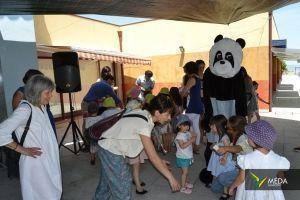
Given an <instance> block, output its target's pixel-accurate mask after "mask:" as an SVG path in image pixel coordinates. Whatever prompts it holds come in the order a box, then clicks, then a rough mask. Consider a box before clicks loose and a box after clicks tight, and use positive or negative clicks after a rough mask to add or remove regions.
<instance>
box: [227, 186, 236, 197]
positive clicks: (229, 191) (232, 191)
mask: <svg viewBox="0 0 300 200" xmlns="http://www.w3.org/2000/svg"><path fill="white" fill-rule="evenodd" d="M234 189H235V187H233V186H232V185H231V186H230V187H229V188H228V194H229V195H230V196H232V195H233V193H234Z"/></svg>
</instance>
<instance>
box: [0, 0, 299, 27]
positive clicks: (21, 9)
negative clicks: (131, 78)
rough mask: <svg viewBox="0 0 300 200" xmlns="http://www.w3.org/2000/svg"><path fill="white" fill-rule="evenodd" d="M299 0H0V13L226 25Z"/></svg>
mask: <svg viewBox="0 0 300 200" xmlns="http://www.w3.org/2000/svg"><path fill="white" fill-rule="evenodd" d="M299 1H300V0H184V1H183V0H130V1H129V0H128V1H124V0H26V1H24V0H1V1H0V14H1V15H6V14H102V15H115V16H129V17H145V18H153V19H170V20H180V21H195V22H209V23H219V24H229V23H232V22H235V21H238V20H241V19H244V18H246V17H249V16H252V15H255V14H259V13H263V12H269V11H272V10H275V9H277V8H280V7H283V6H286V5H289V4H292V3H296V2H299Z"/></svg>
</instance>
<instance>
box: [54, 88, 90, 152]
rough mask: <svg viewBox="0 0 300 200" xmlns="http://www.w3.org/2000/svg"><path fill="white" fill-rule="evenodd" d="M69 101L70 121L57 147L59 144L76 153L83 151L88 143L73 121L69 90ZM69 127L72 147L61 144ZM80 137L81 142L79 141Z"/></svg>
mask: <svg viewBox="0 0 300 200" xmlns="http://www.w3.org/2000/svg"><path fill="white" fill-rule="evenodd" d="M69 101H70V111H71V121H70V123H69V125H68V128H67V129H66V131H65V133H64V135H63V137H62V139H61V141H60V144H59V148H60V147H61V146H63V147H65V148H66V149H68V150H69V151H71V152H72V153H74V154H78V153H79V151H83V150H84V148H86V147H87V146H88V145H87V142H86V140H85V138H84V137H83V136H82V134H81V131H80V129H79V128H78V126H77V124H76V122H75V121H74V113H73V110H74V108H73V105H72V98H71V93H70V92H69ZM70 128H71V129H72V135H73V149H71V148H69V147H67V146H66V144H63V142H64V140H65V138H66V136H67V133H68V131H69V129H70ZM80 139H81V141H82V142H83V144H81V143H80V142H81V141H80ZM77 147H78V148H77Z"/></svg>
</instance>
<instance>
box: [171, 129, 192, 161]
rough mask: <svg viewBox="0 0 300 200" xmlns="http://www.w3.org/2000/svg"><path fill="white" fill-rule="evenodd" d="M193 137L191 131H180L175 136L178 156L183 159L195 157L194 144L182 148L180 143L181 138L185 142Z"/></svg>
mask: <svg viewBox="0 0 300 200" xmlns="http://www.w3.org/2000/svg"><path fill="white" fill-rule="evenodd" d="M191 137H192V135H191V133H190V132H184V133H183V132H178V133H177V136H176V138H175V144H176V148H177V151H176V157H177V158H182V159H191V158H193V145H191V144H190V145H189V146H188V147H186V148H184V149H182V148H181V147H180V145H179V140H181V141H183V142H187V141H188V140H190V139H191Z"/></svg>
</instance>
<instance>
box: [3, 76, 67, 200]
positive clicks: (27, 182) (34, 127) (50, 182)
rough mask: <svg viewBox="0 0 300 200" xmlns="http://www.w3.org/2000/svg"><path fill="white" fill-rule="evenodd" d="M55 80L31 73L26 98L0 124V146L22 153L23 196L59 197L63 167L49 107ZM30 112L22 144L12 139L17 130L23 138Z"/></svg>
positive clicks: (28, 198)
mask: <svg viewBox="0 0 300 200" xmlns="http://www.w3.org/2000/svg"><path fill="white" fill-rule="evenodd" d="M53 89H54V83H53V82H52V81H51V80H50V79H49V78H47V77H45V76H43V75H35V76H33V77H31V78H30V79H29V80H28V82H27V83H26V86H25V98H26V101H25V100H22V102H21V103H20V104H19V106H18V107H17V108H16V109H15V110H14V112H13V114H12V115H11V116H10V117H9V118H8V119H7V120H5V121H4V122H2V123H1V124H0V146H7V147H8V148H10V149H13V150H15V151H17V152H19V153H21V157H20V161H19V166H20V168H19V169H20V182H21V189H22V196H23V199H24V200H41V199H43V200H46V199H51V200H52V199H53V200H54V199H60V198H61V193H62V184H61V170H60V161H59V150H58V145H57V141H56V138H55V135H54V132H53V129H52V126H51V123H50V120H49V116H48V114H47V111H46V106H45V105H47V104H48V103H49V101H50V99H51V97H52V91H53ZM30 115H31V123H30V126H29V130H28V132H27V135H26V138H25V141H24V143H23V145H22V146H21V145H20V144H18V143H16V142H14V141H13V140H12V132H13V131H15V133H16V135H17V138H18V140H19V141H20V140H21V137H22V134H23V132H24V128H25V126H26V123H27V121H28V118H29V117H30Z"/></svg>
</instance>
